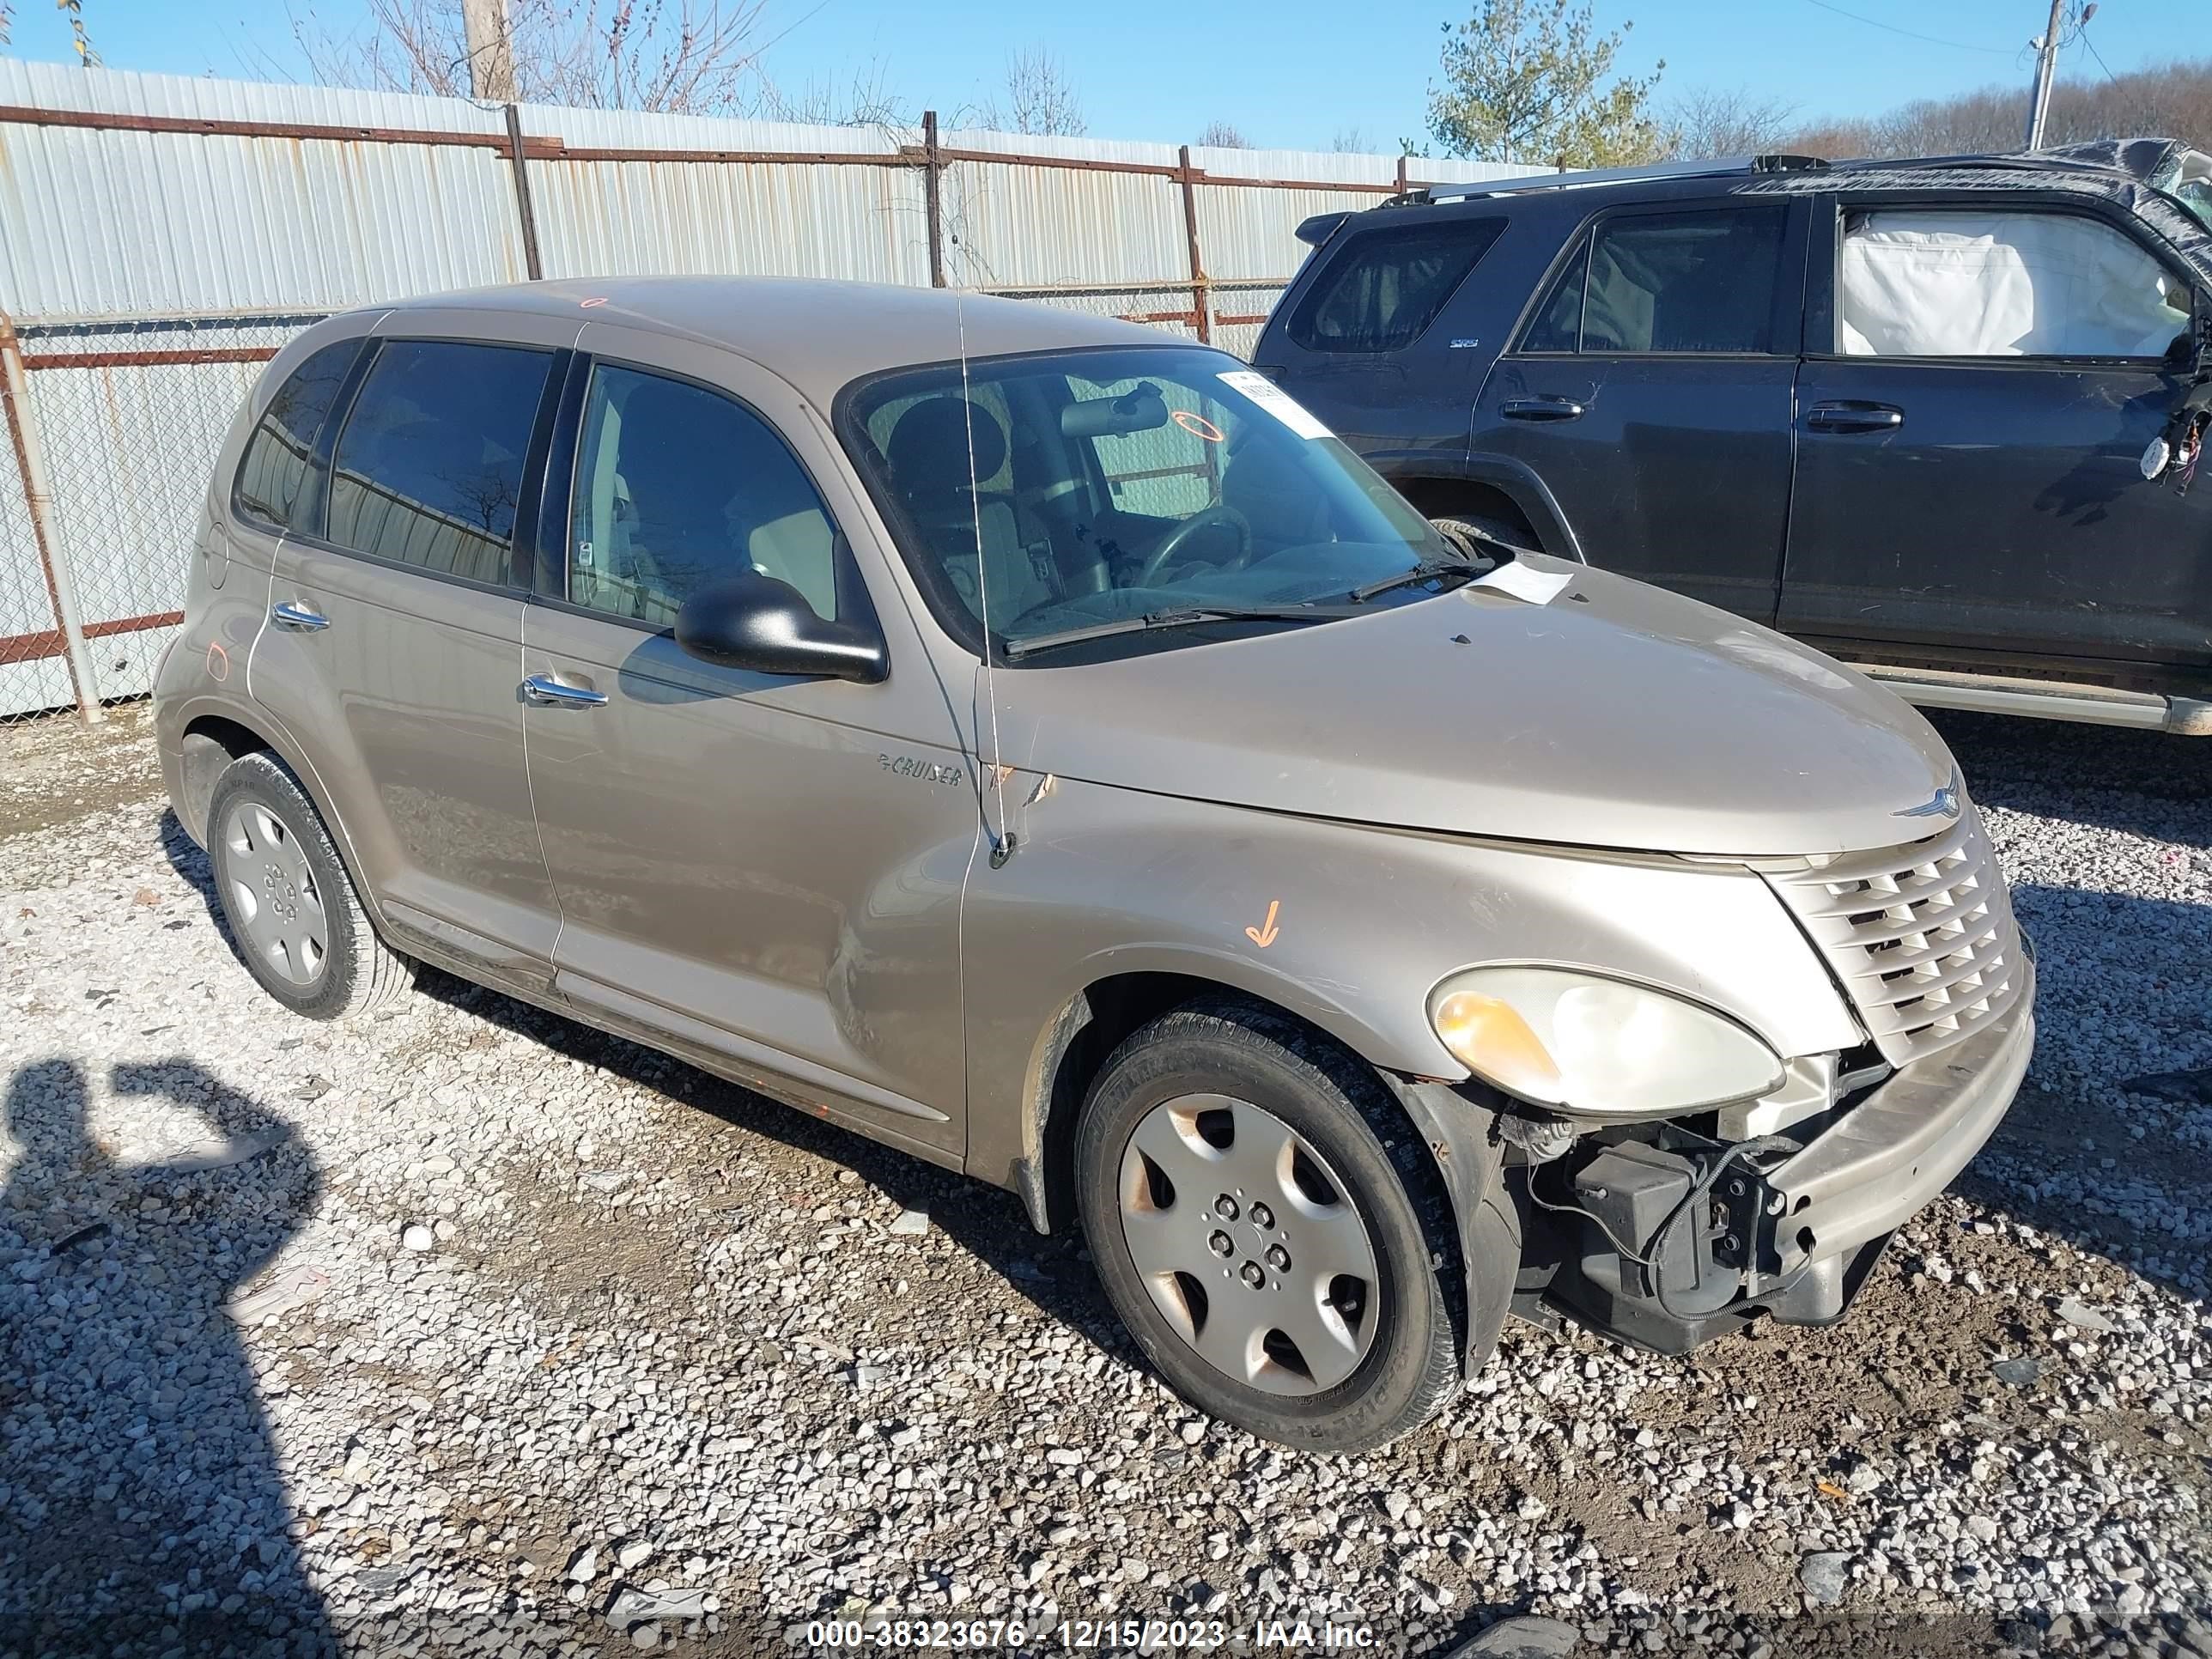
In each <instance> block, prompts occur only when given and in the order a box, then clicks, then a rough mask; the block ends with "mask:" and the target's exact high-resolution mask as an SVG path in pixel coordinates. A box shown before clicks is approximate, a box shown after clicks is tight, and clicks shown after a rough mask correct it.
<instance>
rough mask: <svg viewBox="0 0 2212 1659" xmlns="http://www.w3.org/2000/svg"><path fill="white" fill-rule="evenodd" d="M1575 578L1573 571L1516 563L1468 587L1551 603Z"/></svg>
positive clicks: (1541, 603)
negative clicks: (1541, 568) (1542, 568)
mask: <svg viewBox="0 0 2212 1659" xmlns="http://www.w3.org/2000/svg"><path fill="white" fill-rule="evenodd" d="M1574 579H1575V573H1574V572H1573V571H1571V570H1539V569H1537V568H1534V566H1533V565H1525V564H1521V563H1518V562H1515V563H1510V564H1501V565H1499V566H1498V568H1497V569H1495V570H1493V571H1492V572H1491V573H1490V574H1488V575H1486V576H1477V577H1476V578H1475V579H1474V580H1473V581H1471V582H1469V583H1468V586H1469V587H1471V588H1476V587H1479V588H1480V589H1482V590H1483V591H1484V592H1488V593H1503V594H1504V595H1505V596H1506V598H1508V599H1525V600H1526V601H1527V602H1528V604H1530V605H1549V604H1551V602H1552V601H1553V599H1558V598H1559V595H1560V593H1561V592H1564V591H1565V587H1566V586H1567V584H1568V583H1569V582H1571V581H1572V580H1574Z"/></svg>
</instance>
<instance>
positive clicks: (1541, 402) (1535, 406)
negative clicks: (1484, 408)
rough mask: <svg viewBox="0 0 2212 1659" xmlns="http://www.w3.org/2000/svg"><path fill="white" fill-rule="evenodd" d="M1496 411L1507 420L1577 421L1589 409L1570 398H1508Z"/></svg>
mask: <svg viewBox="0 0 2212 1659" xmlns="http://www.w3.org/2000/svg"><path fill="white" fill-rule="evenodd" d="M1588 412H1589V411H1588V410H1584V409H1583V406H1582V405H1581V404H1578V403H1577V402H1575V401H1574V399H1573V398H1507V399H1506V401H1505V402H1504V404H1502V405H1501V406H1500V407H1499V409H1498V413H1499V414H1501V415H1503V416H1504V417H1505V418H1506V419H1507V420H1509V421H1579V420H1580V419H1582V417H1583V416H1584V415H1585V414H1587V413H1588Z"/></svg>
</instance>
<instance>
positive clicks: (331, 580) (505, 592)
mask: <svg viewBox="0 0 2212 1659" xmlns="http://www.w3.org/2000/svg"><path fill="white" fill-rule="evenodd" d="M484 321H485V314H484V313H481V312H458V311H456V312H440V311H432V310H422V311H410V312H407V313H392V315H390V316H388V317H386V319H384V321H383V322H382V323H380V325H378V328H377V330H376V331H375V333H374V336H373V337H372V338H371V341H370V346H369V350H368V353H366V354H365V355H364V356H363V357H362V360H361V361H360V362H358V363H357V364H356V366H355V368H354V371H353V374H352V377H351V384H350V386H349V390H348V392H347V393H346V394H345V395H344V396H343V398H342V404H343V408H342V410H341V412H340V413H339V414H338V415H337V416H334V417H333V419H332V420H331V422H327V423H326V430H325V435H324V439H323V441H322V442H321V444H320V445H319V455H318V462H317V465H315V467H313V469H312V470H311V471H310V474H309V480H308V483H307V499H306V500H305V501H303V502H302V503H301V505H300V506H299V507H295V513H294V528H293V530H292V531H291V532H290V533H289V534H288V535H287V536H286V537H285V538H283V541H282V542H281V543H280V544H278V545H277V547H276V553H275V568H274V573H273V578H272V582H271V586H270V610H269V625H268V626H267V627H266V628H265V629H264V630H263V632H262V635H261V637H260V639H259V640H258V641H257V643H256V645H255V647H254V652H253V656H252V679H251V688H250V689H251V691H252V695H253V696H255V697H256V698H257V699H258V700H259V701H261V702H263V703H264V704H265V705H266V706H267V707H268V708H269V709H270V712H271V713H272V714H274V715H275V716H276V719H277V720H280V721H281V722H282V723H283V726H284V727H285V729H286V731H287V732H289V733H290V735H291V737H292V738H293V739H294V741H295V744H296V745H297V747H298V750H299V752H300V753H301V755H302V756H303V757H304V759H305V761H306V763H307V766H308V768H309V769H311V770H312V771H313V773H314V774H315V775H316V781H317V782H319V785H320V787H321V789H322V792H323V799H325V802H326V804H327V805H330V806H331V809H332V810H334V811H336V813H337V816H338V817H339V819H340V820H341V823H342V824H343V830H344V833H345V834H346V836H347V837H348V839H349V842H351V845H352V848H353V851H354V854H355V856H356V860H357V861H358V865H359V871H358V873H359V874H360V875H361V876H362V878H364V880H365V881H366V883H367V885H368V890H369V891H370V892H371V893H372V894H374V896H375V899H376V902H378V903H379V905H380V908H382V910H383V913H384V915H385V917H386V921H390V922H392V923H396V924H398V926H399V927H402V928H404V929H412V930H415V931H416V932H417V933H423V934H427V935H428V936H429V937H430V938H431V939H433V940H434V941H435V943H436V944H437V945H440V946H442V947H443V948H445V949H447V950H448V951H459V952H460V953H462V954H464V955H465V956H467V957H471V958H474V959H477V960H479V961H481V962H483V963H486V964H488V965H489V966H490V967H491V968H493V969H498V970H506V971H511V972H522V973H526V974H530V973H533V972H535V973H538V974H540V975H542V974H544V973H547V972H550V968H548V966H547V964H550V961H551V957H552V951H553V940H554V936H555V934H556V933H557V932H558V930H559V914H558V912H557V910H556V908H555V904H554V898H553V888H552V884H551V882H550V879H549V878H548V877H547V875H546V871H545V861H544V857H543V855H542V854H540V853H539V851H538V829H537V823H536V819H535V817H534V815H533V814H532V810H531V803H530V787H529V779H528V776H527V775H526V771H525V769H524V765H523V752H522V712H521V708H520V703H519V701H518V699H517V697H516V694H515V686H516V684H517V682H518V681H519V680H520V678H521V676H520V668H521V659H522V604H523V597H524V592H525V591H526V590H525V589H524V587H523V586H521V585H520V583H519V582H518V580H517V573H516V569H515V555H514V548H515V545H516V538H517V529H518V518H519V511H518V509H519V505H520V501H521V500H522V498H523V485H524V481H525V478H526V476H527V475H529V474H530V472H531V471H532V466H533V465H542V462H540V461H538V459H537V458H536V456H535V455H534V454H533V445H536V446H538V448H539V449H540V450H541V451H542V447H543V445H544V442H545V441H548V439H549V437H550V429H551V420H552V414H553V409H554V404H555V394H556V376H555V374H554V370H555V366H556V359H558V358H559V357H560V356H562V352H561V351H560V349H559V347H560V346H561V345H562V344H563V343H565V341H566V338H567V337H573V335H574V331H575V325H574V324H566V325H562V324H556V323H555V322H554V321H552V320H551V319H537V318H528V317H517V318H513V319H505V318H502V319H500V321H501V324H502V325H507V324H508V323H510V322H511V324H512V332H513V336H514V337H513V339H512V340H502V341H500V342H496V343H495V342H492V341H487V340H485V339H483V338H482V337H481V335H482V333H483V327H484Z"/></svg>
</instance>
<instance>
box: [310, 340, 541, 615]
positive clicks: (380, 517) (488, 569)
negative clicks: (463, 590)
mask: <svg viewBox="0 0 2212 1659" xmlns="http://www.w3.org/2000/svg"><path fill="white" fill-rule="evenodd" d="M552 361H553V360H552V356H551V354H550V353H549V352H544V351H536V350H532V349H529V348H527V347H525V346H504V345H475V344H471V343H465V342H462V341H458V340H387V341H386V342H384V343H383V344H382V345H381V346H380V347H379V349H378V350H377V354H376V362H375V363H374V365H373V366H372V367H371V368H370V369H369V371H368V379H367V380H364V381H363V382H362V388H361V393H360V395H359V396H358V397H356V398H355V399H354V404H353V411H352V413H351V414H349V416H347V417H346V423H345V428H344V430H343V431H342V432H340V433H339V435H338V442H337V452H336V453H335V454H334V455H333V456H332V458H331V516H330V528H329V532H328V537H329V539H330V540H331V542H333V543H335V544H337V546H340V547H344V548H350V549H351V550H354V551H355V552H356V553H366V554H368V555H370V556H372V557H374V558H380V559H390V560H392V561H393V562H396V563H399V564H410V565H417V566H420V567H421V568H423V569H426V570H439V571H445V572H447V573H449V574H453V575H456V576H462V577H465V578H467V579H468V580H471V581H478V582H486V583H490V584H493V585H495V586H505V585H506V584H507V581H508V580H509V579H510V576H511V574H512V569H513V566H512V562H511V556H512V550H513V543H514V514H515V507H516V505H517V503H518V501H520V497H521V493H522V459H523V454H524V452H525V451H526V450H527V449H528V448H529V447H530V432H531V428H532V426H533V425H535V424H536V422H537V419H538V401H539V399H540V398H542V396H543V395H544V390H545V376H546V373H547V371H548V369H549V368H550V366H551V364H552Z"/></svg>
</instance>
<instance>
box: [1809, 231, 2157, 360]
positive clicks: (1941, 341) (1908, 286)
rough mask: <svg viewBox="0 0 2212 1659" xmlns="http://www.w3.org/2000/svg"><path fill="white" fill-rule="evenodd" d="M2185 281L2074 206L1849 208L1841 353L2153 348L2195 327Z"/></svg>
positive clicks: (1839, 305)
mask: <svg viewBox="0 0 2212 1659" xmlns="http://www.w3.org/2000/svg"><path fill="white" fill-rule="evenodd" d="M2189 306H2190V296H2189V291H2188V288H2187V285H2186V284H2185V283H2182V282H2181V281H2180V280H2179V278H2178V277H2175V276H2172V275H2171V274H2170V273H2169V272H2168V271H2167V270H2166V267H2165V266H2164V265H2162V264H2160V263H2159V262H2158V260H2157V259H2155V258H2153V257H2152V256H2151V254H2150V252H2149V251H2148V249H2146V248H2144V247H2142V246H2141V245H2139V244H2138V243H2136V241H2135V240H2133V239H2131V238H2130V237H2128V236H2126V235H2124V234H2122V233H2121V232H2120V231H2119V230H2118V229H2116V228H2113V227H2112V226H2111V225H2108V224H2106V223H2105V222H2103V221H2101V220H2099V219H2093V218H2089V217H2087V216H2084V215H2082V214H2078V213H2052V212H2019V211H2010V212H2007V211H2001V210H2000V211H1992V210H1989V209H1986V208H1932V209H1919V208H1905V209H1898V210H1891V209H1887V208H1883V209H1878V210H1873V211H1867V210H1854V211H1848V212H1846V213H1845V215H1844V235H1843V246H1841V247H1840V248H1838V250H1837V258H1836V349H1837V350H1838V351H1839V352H1841V353H1842V354H1844V356H1851V357H2023V356H2042V357H2157V356H2162V355H2164V353H2165V351H2166V347H2167V346H2168V345H2170V344H2171V343H2172V341H2173V337H2174V336H2176V335H2177V334H2180V333H2182V332H2183V331H2185V330H2186V329H2187V328H2188V326H2189Z"/></svg>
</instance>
